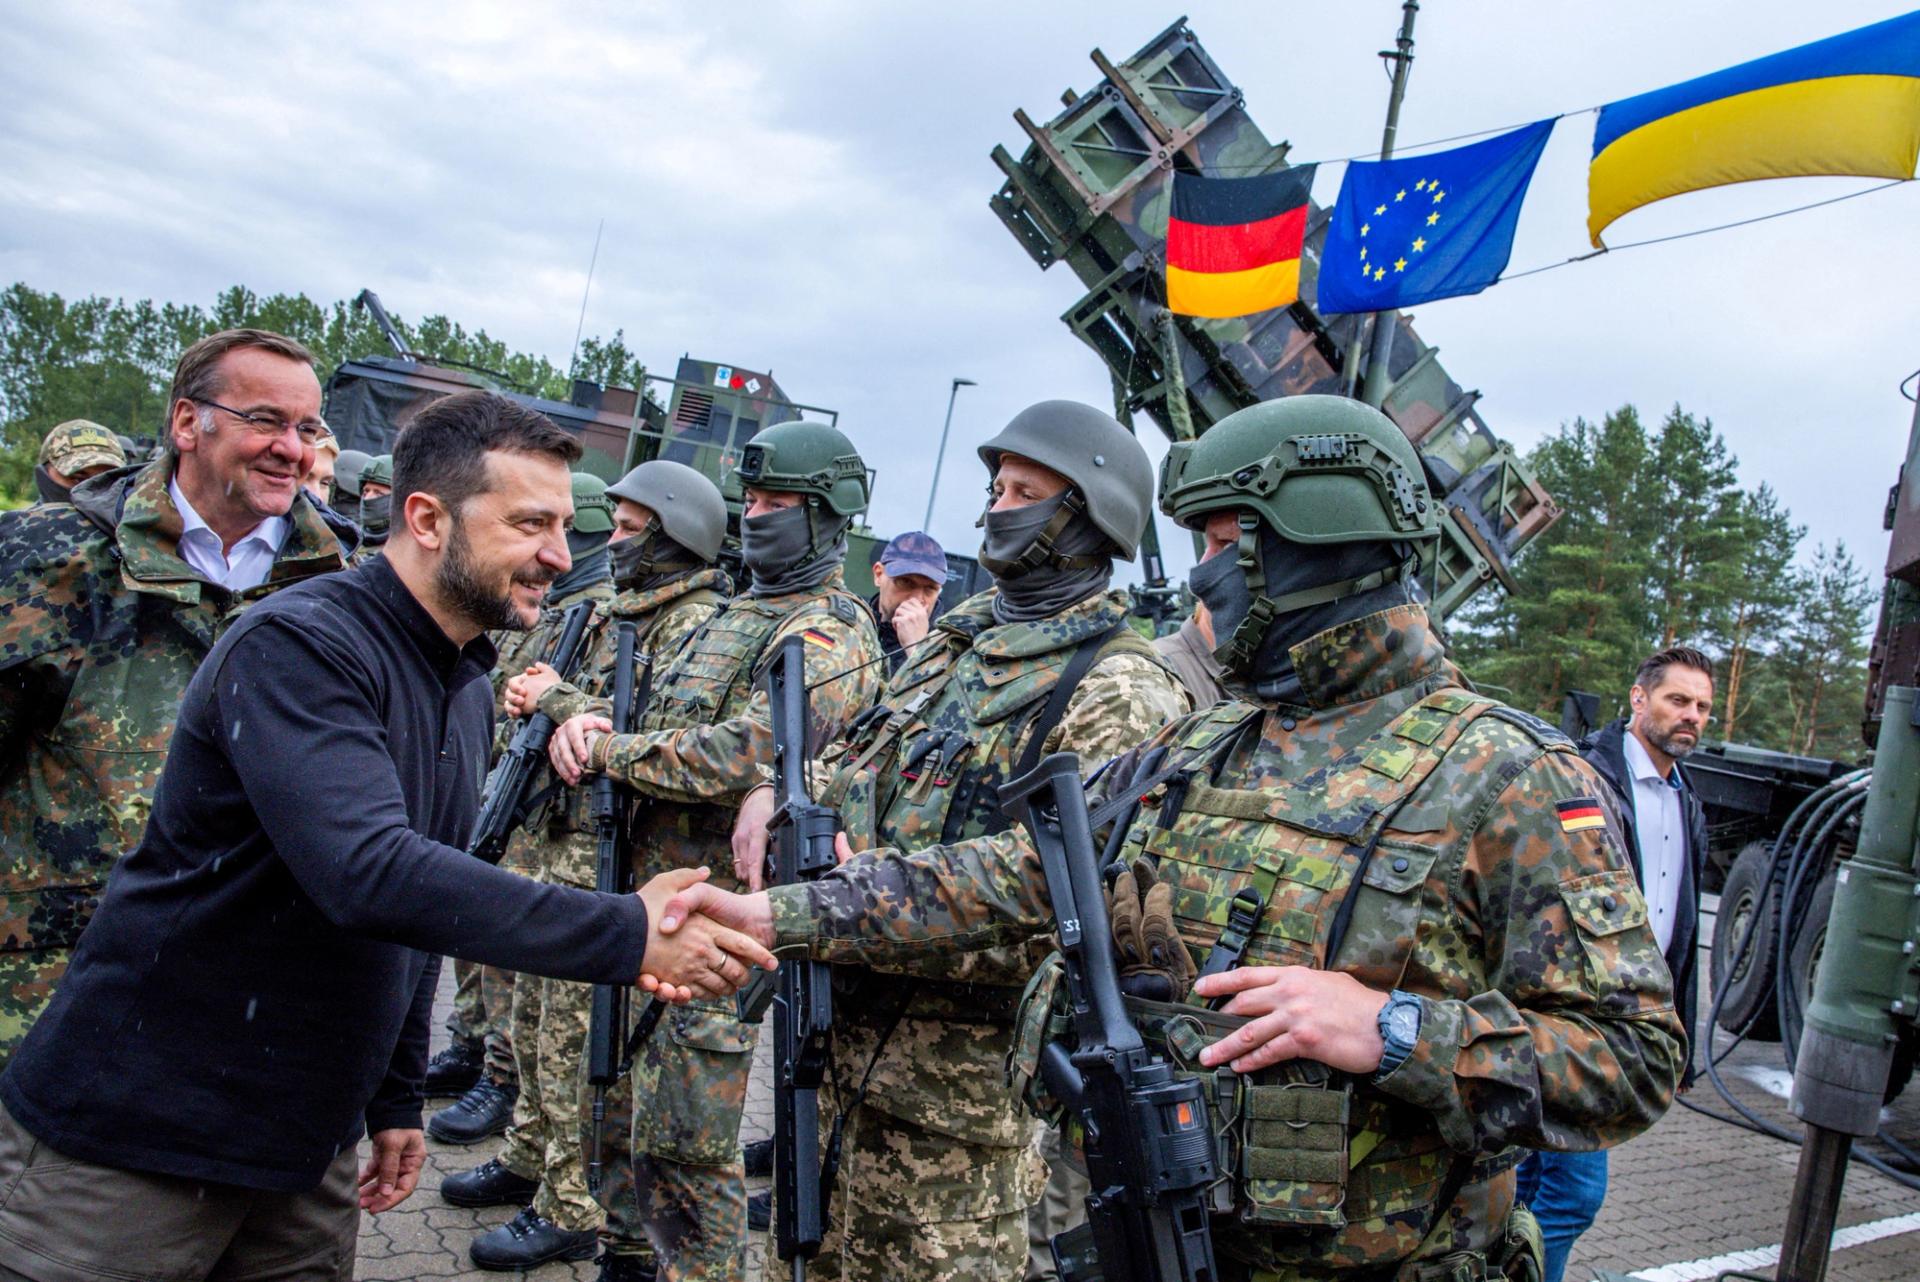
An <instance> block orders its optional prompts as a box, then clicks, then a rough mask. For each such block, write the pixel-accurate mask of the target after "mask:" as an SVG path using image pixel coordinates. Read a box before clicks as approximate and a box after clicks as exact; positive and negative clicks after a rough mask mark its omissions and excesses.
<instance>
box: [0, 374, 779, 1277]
mask: <svg viewBox="0 0 1920 1282" xmlns="http://www.w3.org/2000/svg"><path fill="white" fill-rule="evenodd" d="M578 456H579V447H578V446H577V445H576V444H575V443H574V442H573V440H572V438H571V437H569V436H567V435H566V434H565V433H563V432H561V431H560V430H559V429H558V428H556V427H554V425H553V424H552V423H550V422H549V421H548V420H546V419H545V418H543V417H541V416H540V415H538V414H535V413H532V412H531V411H528V410H524V409H521V408H519V407H517V406H515V405H514V404H512V403H511V402H509V401H507V400H505V399H503V398H501V397H497V396H493V395H491V394H489V393H480V392H475V393H466V394H462V395H459V396H453V397H449V398H446V399H445V400H442V401H440V402H437V403H436V404H434V405H433V406H431V407H429V408H428V409H426V410H425V411H423V412H422V413H421V414H420V415H419V416H418V417H417V418H416V420H415V421H414V423H413V424H412V425H411V426H409V427H408V428H407V429H406V431H405V432H403V433H402V434H401V436H400V439H399V442H398V445H397V448H396V458H395V476H394V482H395V484H394V493H393V498H394V501H395V502H394V514H395V519H394V522H393V537H392V539H391V541H390V542H389V543H388V546H387V552H386V555H385V557H383V558H382V559H381V560H379V561H377V562H375V563H373V564H369V565H365V566H361V567H359V568H357V569H354V570H351V571H347V572H344V573H339V574H334V575H328V576H323V577H320V578H317V579H314V580H312V581H311V582H310V583H307V584H303V585H301V586H300V588H299V590H298V591H294V590H292V589H289V590H287V591H285V592H283V593H280V594H278V595H276V596H275V597H273V598H271V599H270V600H269V601H267V602H264V603H262V604H261V605H259V606H256V607H255V608H253V609H251V610H249V611H248V612H247V613H246V614H245V615H243V616H242V617H241V618H240V619H239V620H238V621H237V622H236V623H234V624H233V626H232V627H231V629H230V630H229V631H228V632H227V634H226V635H225V637H223V638H222V639H221V641H220V643H219V644H218V645H216V646H215V647H214V649H213V651H212V653H211V654H210V655H209V656H208V658H207V660H206V662H205V663H204V664H203V665H202V666H201V668H200V670H199V673H198V674H197V675H196V676H195V678H194V680H193V682H192V683H191V685H189V686H188V688H187V693H186V697H185V699H184V700H183V702H182V705H181V709H180V719H179V723H178V727H177V729H176V731H175V734H174V739H173V746H172V750H171V752H170V755H169V756H168V759H167V763H166V766H165V769H164V771H163V773H162V775H161V779H160V785H159V789H158V792H157V794H156V797H155V802H154V809H153V815H152V819H151V820H150V822H149V824H148V826H147V829H146V834H145V837H144V839H143V840H142V842H141V844H140V845H139V847H137V848H136V849H135V850H134V851H133V853H132V854H130V855H128V856H127V858H126V859H125V860H124V861H122V863H121V866H120V868H119V869H118V870H117V871H116V873H115V875H114V878H113V880H112V882H111V883H110V886H109V890H108V892H107V895H106V897H105V899H104V901H103V902H102V904H101V907H100V910H99V912H98V914H97V916H96V917H95V919H94V921H93V923H92V925H91V926H90V928H89V929H88V930H87V932H86V933H85V935H84V936H83V937H82V939H81V941H80V944H79V946H78V949H77V950H76V952H75V954H74V959H73V964H72V969H71V970H70V971H69V973H68V976H67V979H66V981H65V983H64V984H63V985H62V987H61V988H60V990H59V992H58V994H57V995H56V997H55V999H54V1001H53V1004H52V1005H51V1006H50V1007H49V1008H48V1010H47V1012H46V1014H45V1015H44V1016H43V1017H42V1018H41V1020H40V1021H39V1023H38V1024H37V1025H36V1026H35V1028H34V1029H33V1032H32V1034H31V1035H30V1036H29V1038H28V1040H27V1041H26V1043H25V1044H24V1045H23V1046H22V1047H21V1049H20V1051H19V1052H18V1053H17V1054H16V1055H15V1057H14V1059H13V1061H12V1063H11V1064H10V1066H9V1067H8V1070H7V1072H6V1074H5V1076H4V1077H0V1105H4V1109H5V1112H4V1114H0V1278H14V1277H25V1278H33V1279H40V1280H42V1282H65V1280H66V1279H93V1278H103V1279H104V1278H116V1279H123V1278H126V1277H128V1276H140V1277H149V1276H152V1277H165V1278H169V1279H172V1278H199V1277H221V1278H226V1277H233V1278H247V1279H256V1278H276V1279H278V1278H289V1279H290V1278H335V1277H350V1276H351V1275H352V1269H353V1255H354V1246H355V1239H356V1236H357V1225H358V1217H359V1211H360V1209H362V1208H364V1209H366V1210H370V1211H374V1212H378V1211H383V1210H386V1209H387V1208H389V1207H391V1206H394V1205H396V1204H398V1203H399V1202H400V1201H401V1200H403V1199H404V1198H405V1197H406V1196H407V1195H408V1194H409V1193H411V1192H412V1190H413V1186H414V1183H415V1181H416V1180H417V1178H418V1176H419V1171H420V1167H421V1165H422V1163H423V1161H424V1158H425V1146H424V1143H423V1141H422V1138H421V1132H420V1079H421V1076H422V1073H423V1072H424V1069H425V1064H426V1049H427V1035H428V1030H427V1025H428V1015H429V1011H430V1008H431V1005H432V1000H433V991H434V987H435V982H434V981H435V979H436V972H437V962H435V961H434V960H433V957H434V955H436V954H441V953H445V954H450V955H453V956H460V957H471V958H473V959H474V960H476V961H481V962H486V963H490V964H493V965H498V966H504V967H507V968H509V969H512V970H517V971H528V972H532V973H535V974H541V975H551V976H554V977H556V978H561V979H570V980H577V981H584V982H592V983H618V984H627V983H633V982H634V981H635V979H636V978H637V977H638V976H639V974H640V973H641V971H642V969H643V968H644V969H645V970H646V971H647V972H648V973H649V974H650V975H655V976H659V977H660V978H661V979H663V980H666V981H668V982H669V984H670V985H674V986H677V987H672V988H670V989H669V990H668V991H669V995H670V996H673V997H676V998H679V999H685V998H686V997H687V996H690V995H691V994H693V993H700V994H702V995H707V996H718V995H721V994H723V993H725V992H727V991H729V990H730V989H731V988H732V987H733V986H735V985H737V984H738V983H739V982H741V981H742V980H743V979H744V978H745V976H746V973H747V967H748V966H750V965H760V964H764V965H771V964H772V958H771V957H770V956H768V955H767V954H766V953H765V952H764V950H761V949H760V948H759V947H758V946H757V945H755V944H753V943H752V942H751V941H748V940H746V939H745V938H744V937H741V936H737V935H734V934H732V933H731V932H726V931H723V930H718V929H707V928H704V927H703V937H702V938H701V939H698V940H696V941H694V943H693V944H692V946H691V947H684V948H683V947H681V946H680V944H679V942H678V941H679V940H680V939H681V936H680V935H679V934H675V935H674V936H672V937H670V938H662V937H660V936H658V935H657V934H656V933H655V932H654V931H653V930H652V929H651V928H650V926H649V917H650V913H649V909H653V910H655V912H656V913H657V910H658V908H659V907H660V905H661V904H662V903H663V902H664V900H665V898H666V897H667V896H668V895H669V894H670V893H671V891H672V890H673V889H675V888H677V887H679V886H681V885H684V884H690V883H691V882H692V881H694V880H697V879H698V877H699V876H700V875H701V874H699V873H696V872H692V871H687V872H676V873H672V874H669V875H667V876H664V877H661V878H657V879H656V880H655V881H654V882H651V883H649V884H648V885H647V886H646V887H644V888H642V890H641V892H640V894H639V895H637V896H615V895H597V894H594V893H592V892H589V891H583V890H576V889H571V888H568V887H564V886H558V885H542V884H540V883H537V882H533V881H529V880H527V879H525V878H522V877H518V876H515V875H513V874H512V873H508V872H502V871H501V870H499V869H496V868H493V867H490V866H488V865H486V864H483V863H481V862H479V861H477V860H474V859H472V858H470V857H468V856H467V855H466V854H464V853H463V852H462V850H461V849H460V846H461V844H462V843H464V842H465V840H466V838H467V835H468V831H469V829H470V828H471V827H472V824H473V819H474V815H475V811H476V809H477V805H478V797H479V791H480V783H481V778H482V775H483V774H484V772H485V769H486V760H487V744H488V741H489V738H490V730H491V723H492V697H491V692H490V690H489V687H488V684H487V681H486V680H485V678H486V675H487V672H488V671H489V670H490V669H491V668H492V666H493V663H494V653H493V647H492V646H491V645H490V644H489V643H488V641H487V639H486V637H485V632H486V630H487V629H492V628H502V627H515V626H518V627H525V626H528V625H529V624H531V622H532V621H533V620H534V619H535V618H536V617H537V615H538V612H539V607H540V603H541V601H542V599H543V598H544V596H545V593H546V587H547V585H548V584H549V583H550V582H552V580H553V579H554V578H555V577H556V576H557V575H558V574H559V573H561V572H562V571H564V570H565V569H566V568H567V566H568V557H567V550H566V523H567V521H568V519H569V517H570V515H571V512H572V502H571V498H570V478H569V476H568V471H567V468H568V465H569V464H570V463H571V462H572V461H573V460H574V459H576V458H577V457H578ZM316 779H319V780H327V781H330V782H331V783H332V784H335V785H337V789H336V790H335V792H334V795H335V796H336V797H337V798H339V799H340V804H337V805H334V806H331V807H328V808H326V809H325V810H324V812H321V811H316V809H315V807H314V805H313V794H312V787H313V781H314V780H316ZM363 1134H369V1135H370V1136H371V1140H372V1145H371V1146H372V1156H371V1159H370V1160H369V1161H368V1162H367V1164H366V1166H365V1168H364V1169H362V1170H360V1171H359V1173H358V1176H357V1177H356V1174H355V1165H356V1164H355V1149H356V1146H357V1144H358V1141H359V1140H360V1138H361V1136H362V1135H363ZM356 1190H357V1197H356ZM129 1270H131V1273H130V1272H129Z"/></svg>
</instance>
